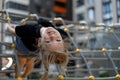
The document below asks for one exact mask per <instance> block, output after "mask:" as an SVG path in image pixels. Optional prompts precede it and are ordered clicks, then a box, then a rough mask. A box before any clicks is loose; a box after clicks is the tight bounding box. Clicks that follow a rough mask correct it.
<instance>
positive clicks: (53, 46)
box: [41, 27, 64, 52]
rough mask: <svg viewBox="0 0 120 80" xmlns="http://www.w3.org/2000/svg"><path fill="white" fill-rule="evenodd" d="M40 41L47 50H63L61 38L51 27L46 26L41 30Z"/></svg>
mask: <svg viewBox="0 0 120 80" xmlns="http://www.w3.org/2000/svg"><path fill="white" fill-rule="evenodd" d="M41 35H42V43H43V44H44V47H45V49H46V50H47V51H49V52H60V51H64V45H63V39H62V37H61V35H60V33H59V32H58V31H57V30H56V29H54V28H52V27H47V28H44V29H43V30H42V31H41Z"/></svg>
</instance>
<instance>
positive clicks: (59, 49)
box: [7, 19, 68, 80]
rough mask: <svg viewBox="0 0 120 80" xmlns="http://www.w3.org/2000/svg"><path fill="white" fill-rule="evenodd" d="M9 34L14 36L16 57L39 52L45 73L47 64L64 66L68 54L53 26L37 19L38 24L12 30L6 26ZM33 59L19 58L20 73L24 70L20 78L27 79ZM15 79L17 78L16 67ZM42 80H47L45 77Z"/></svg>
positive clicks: (47, 69)
mask: <svg viewBox="0 0 120 80" xmlns="http://www.w3.org/2000/svg"><path fill="white" fill-rule="evenodd" d="M7 28H8V30H9V32H10V33H12V34H13V35H16V50H17V54H18V55H24V54H25V55H29V53H30V52H32V53H34V54H37V53H39V52H40V49H42V52H40V54H41V57H42V62H43V64H44V68H45V71H46V72H48V71H49V64H50V63H55V64H61V65H62V66H66V65H67V63H68V54H67V53H66V52H65V49H64V41H63V39H62V37H61V34H60V32H59V31H58V30H57V29H55V26H54V25H53V24H52V23H51V22H49V21H47V20H45V19H39V24H32V23H31V24H25V25H18V26H15V28H13V27H12V26H7ZM35 60H36V58H35V57H32V58H31V57H30V58H29V57H19V64H20V71H21V72H22V70H23V68H24V67H26V68H25V71H24V73H23V74H22V76H21V77H23V78H25V77H27V76H28V75H29V74H30V73H31V72H32V70H33V68H34V62H35ZM15 76H16V77H18V72H17V67H16V74H15ZM43 80H47V78H46V77H44V78H43Z"/></svg>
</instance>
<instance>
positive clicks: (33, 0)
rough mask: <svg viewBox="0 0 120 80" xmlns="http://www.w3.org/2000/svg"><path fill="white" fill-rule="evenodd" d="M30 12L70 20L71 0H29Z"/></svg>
mask: <svg viewBox="0 0 120 80" xmlns="http://www.w3.org/2000/svg"><path fill="white" fill-rule="evenodd" d="M29 10H30V13H35V14H38V15H40V16H43V17H49V18H54V17H62V18H64V19H66V20H72V0H30V7H29Z"/></svg>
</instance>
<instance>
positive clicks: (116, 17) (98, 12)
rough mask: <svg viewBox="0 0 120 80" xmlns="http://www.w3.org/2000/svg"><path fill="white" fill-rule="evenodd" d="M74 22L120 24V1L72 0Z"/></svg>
mask: <svg viewBox="0 0 120 80" xmlns="http://www.w3.org/2000/svg"><path fill="white" fill-rule="evenodd" d="M72 1H73V20H74V21H80V20H85V21H87V22H88V23H105V24H111V23H117V22H120V0H72Z"/></svg>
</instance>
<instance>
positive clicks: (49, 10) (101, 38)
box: [0, 0, 120, 80]
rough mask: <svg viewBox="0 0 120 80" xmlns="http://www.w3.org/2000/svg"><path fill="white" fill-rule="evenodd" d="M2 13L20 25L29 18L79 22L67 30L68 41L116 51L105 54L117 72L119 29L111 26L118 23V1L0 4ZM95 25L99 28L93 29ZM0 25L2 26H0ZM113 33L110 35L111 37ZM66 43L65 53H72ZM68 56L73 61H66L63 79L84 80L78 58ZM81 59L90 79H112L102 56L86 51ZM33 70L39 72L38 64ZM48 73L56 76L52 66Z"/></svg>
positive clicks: (6, 0) (16, 0) (4, 0)
mask: <svg viewBox="0 0 120 80" xmlns="http://www.w3.org/2000/svg"><path fill="white" fill-rule="evenodd" d="M3 9H7V10H8V12H9V14H10V18H11V19H12V20H13V21H21V20H22V19H23V18H25V17H26V16H28V15H29V14H37V15H39V16H41V17H44V18H50V19H53V18H55V17H61V18H63V19H64V20H65V21H68V22H69V24H73V23H80V22H81V21H83V22H82V23H81V24H80V25H78V24H74V25H72V28H70V34H71V37H72V38H74V42H76V43H77V45H78V48H81V49H84V50H98V49H99V50H100V49H102V48H103V47H106V48H107V49H115V50H118V51H117V52H115V51H114V52H109V54H110V56H112V58H113V60H114V61H115V62H114V63H115V66H116V67H114V68H116V69H117V71H118V72H120V59H119V57H120V54H119V52H120V51H119V50H120V35H119V34H120V33H119V30H120V27H119V26H120V25H118V26H117V27H113V24H115V23H119V22H120V0H0V10H3ZM98 23H101V24H100V25H97V24H98ZM67 24H68V23H67ZM69 24H68V25H69ZM0 25H1V26H3V24H2V23H0ZM63 26H64V25H63ZM76 26H77V27H76ZM96 27H97V28H96ZM0 30H1V34H0V41H6V42H12V39H10V37H9V35H5V34H3V32H4V31H5V28H4V27H0ZM97 30H98V31H97ZM81 31H83V32H81ZM99 31H100V32H99ZM114 32H115V33H114ZM109 33H110V34H109ZM113 33H114V35H111V34H113ZM67 42H68V43H69V45H68V44H67V46H68V50H71V51H72V50H75V47H74V45H73V44H72V43H71V42H70V41H69V39H68V41H67ZM0 49H1V50H2V51H3V49H4V50H5V51H7V50H8V48H6V47H3V48H0ZM8 52H10V50H9V51H8ZM83 53H84V52H83ZM71 55H72V56H74V57H75V58H74V57H73V58H70V60H69V64H68V68H67V71H66V72H67V75H68V76H73V77H77V76H78V77H86V76H87V75H89V73H88V71H87V66H86V64H85V62H84V60H83V59H81V57H80V54H75V53H71ZM83 55H84V56H85V57H86V59H87V62H88V64H89V66H90V67H91V70H92V71H93V75H95V76H98V77H109V76H114V75H116V72H115V70H114V68H113V65H112V64H111V61H110V60H108V58H107V57H106V56H104V55H103V54H102V52H89V51H88V52H86V53H84V54H83ZM35 68H40V63H38V64H37V65H36V66H35ZM51 70H52V72H51V74H58V73H55V72H56V69H55V66H53V65H51ZM36 71H38V69H35V70H34V71H33V72H36ZM35 75H36V76H35ZM32 77H33V78H36V77H40V75H39V74H38V73H36V74H34V76H32V75H31V76H30V77H29V78H32ZM105 80H107V79H105ZM109 80H114V79H109Z"/></svg>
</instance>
